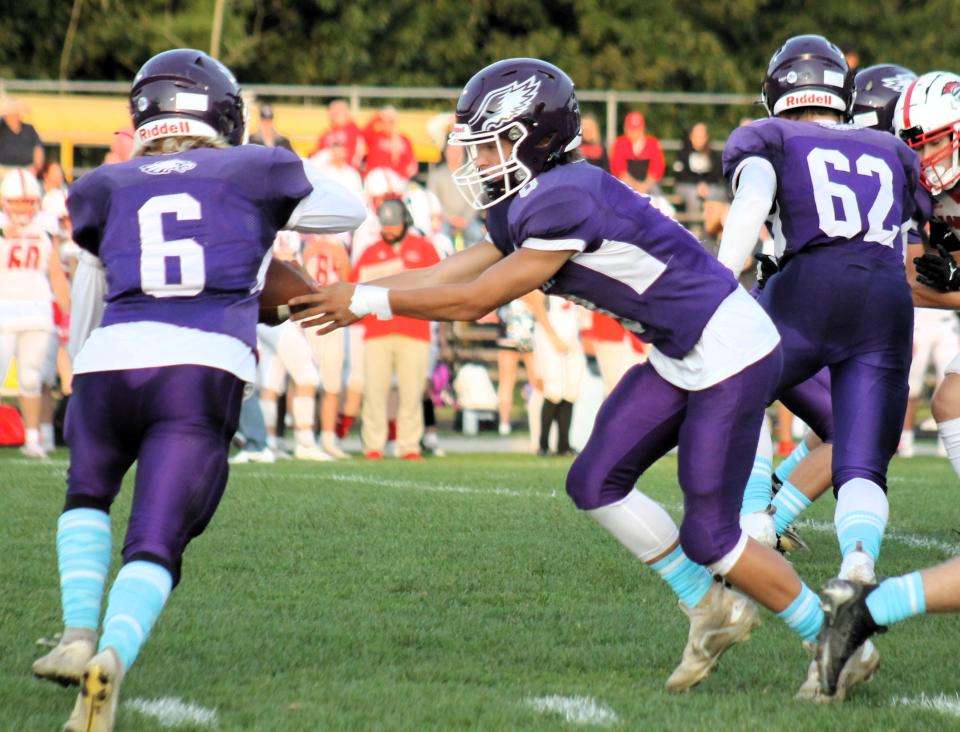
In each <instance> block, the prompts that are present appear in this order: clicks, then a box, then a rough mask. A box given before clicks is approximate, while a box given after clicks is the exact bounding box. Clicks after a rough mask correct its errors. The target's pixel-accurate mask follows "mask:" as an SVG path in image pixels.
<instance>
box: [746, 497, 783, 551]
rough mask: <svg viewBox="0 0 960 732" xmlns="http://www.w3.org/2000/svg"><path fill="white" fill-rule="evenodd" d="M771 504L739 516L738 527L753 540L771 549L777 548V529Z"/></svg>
mask: <svg viewBox="0 0 960 732" xmlns="http://www.w3.org/2000/svg"><path fill="white" fill-rule="evenodd" d="M773 512H774V508H773V506H767V507H766V508H765V509H764V510H763V511H754V512H753V513H745V514H743V515H742V516H740V528H741V529H742V530H743V531H744V532H745V533H746V534H747V535H748V536H749V537H750V538H751V539H753V540H754V541H756V542H757V543H759V544H763V545H764V546H767V547H770V548H771V549H776V548H777V529H776V526H775V525H774V521H773Z"/></svg>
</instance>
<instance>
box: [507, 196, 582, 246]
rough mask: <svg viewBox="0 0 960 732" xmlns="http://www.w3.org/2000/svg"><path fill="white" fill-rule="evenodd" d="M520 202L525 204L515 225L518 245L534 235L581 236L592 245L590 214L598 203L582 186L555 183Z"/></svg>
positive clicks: (562, 237) (572, 237) (519, 211)
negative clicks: (595, 203)
mask: <svg viewBox="0 0 960 732" xmlns="http://www.w3.org/2000/svg"><path fill="white" fill-rule="evenodd" d="M521 202H522V203H521ZM518 203H521V206H519V207H518V210H517V214H518V216H517V218H516V220H515V224H514V226H512V227H511V230H512V231H515V232H516V237H515V239H514V240H515V241H516V243H517V244H518V245H522V244H523V242H524V241H526V240H527V239H532V238H533V239H580V240H583V241H584V242H586V243H587V246H588V247H589V245H590V242H591V241H592V240H593V239H594V238H595V236H594V231H593V230H594V228H595V227H594V226H593V225H592V224H591V216H590V214H591V212H592V211H594V210H596V206H595V205H594V204H593V202H592V199H591V198H590V196H589V194H588V193H586V192H585V191H584V189H583V188H582V187H575V186H563V187H557V188H552V187H551V188H549V189H547V190H541V191H535V192H534V194H533V195H531V196H530V198H529V199H528V200H527V201H523V199H519V200H518Z"/></svg>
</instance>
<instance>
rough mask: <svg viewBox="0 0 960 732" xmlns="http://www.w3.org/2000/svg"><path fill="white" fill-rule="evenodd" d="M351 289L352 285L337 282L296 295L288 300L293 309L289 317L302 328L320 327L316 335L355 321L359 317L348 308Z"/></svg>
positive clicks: (351, 295) (352, 288) (351, 293)
mask: <svg viewBox="0 0 960 732" xmlns="http://www.w3.org/2000/svg"><path fill="white" fill-rule="evenodd" d="M353 290H354V286H353V285H351V284H349V283H347V282H337V283H335V284H333V285H328V286H326V287H321V288H320V289H319V290H318V291H317V292H313V293H310V294H309V295H298V296H297V297H295V298H293V299H292V300H290V309H291V310H292V311H294V313H293V315H292V316H291V318H290V319H291V320H293V321H295V322H298V323H300V325H301V326H302V327H304V328H320V330H318V331H317V335H325V334H327V333H331V332H333V331H335V330H336V329H337V328H343V327H344V326H347V325H350V324H351V323H356V322H357V321H358V320H360V318H358V317H357V316H356V315H354V314H353V312H352V311H351V310H350V300H351V298H352V297H353Z"/></svg>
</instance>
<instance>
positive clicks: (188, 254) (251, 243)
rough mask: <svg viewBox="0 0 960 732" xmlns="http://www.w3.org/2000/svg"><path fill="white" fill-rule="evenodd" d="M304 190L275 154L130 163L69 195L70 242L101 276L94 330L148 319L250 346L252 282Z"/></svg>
mask: <svg viewBox="0 0 960 732" xmlns="http://www.w3.org/2000/svg"><path fill="white" fill-rule="evenodd" d="M311 190H312V186H311V185H310V183H309V182H308V181H307V178H306V175H305V174H304V171H303V165H302V163H301V162H300V160H299V158H297V157H296V155H294V154H293V153H291V152H289V151H287V150H284V149H282V148H266V147H262V146H260V145H246V146H242V147H236V148H228V149H224V150H214V149H210V148H203V149H197V150H189V151H186V152H182V153H177V154H170V155H159V156H150V157H139V158H134V159H133V160H130V161H128V162H126V163H121V164H118V165H110V166H103V167H100V168H97V169H96V170H94V171H92V172H90V173H87V174H86V175H84V176H83V177H82V178H80V180H78V181H77V182H76V184H74V186H73V188H71V190H70V196H69V199H68V207H69V209H70V216H71V219H72V221H73V231H74V239H75V240H76V242H77V243H78V244H79V245H80V246H81V247H83V248H84V249H86V250H88V251H90V252H92V253H93V254H95V255H97V256H98V257H99V258H100V260H101V261H102V262H103V264H104V266H105V268H106V272H107V294H106V298H105V299H106V309H105V311H104V315H103V321H102V323H101V325H104V326H108V325H114V324H117V323H130V322H136V321H157V322H161V323H167V324H170V325H176V326H182V327H186V328H197V329H200V330H204V331H210V332H215V333H222V334H225V335H229V336H233V337H234V338H238V339H240V340H241V341H243V342H244V343H246V344H247V345H249V346H250V347H251V348H252V349H255V348H256V332H255V328H256V322H257V286H258V276H259V275H260V272H261V268H262V267H263V265H264V256H265V255H266V253H267V251H268V250H269V249H270V246H271V245H272V244H273V240H274V236H275V235H276V233H277V230H278V229H280V228H281V227H282V226H283V225H284V224H285V223H286V222H287V221H288V219H289V218H290V214H291V213H292V212H293V209H294V208H295V207H296V205H297V203H298V202H299V201H300V199H302V198H304V197H305V196H307V195H308V194H309V193H310V191H311Z"/></svg>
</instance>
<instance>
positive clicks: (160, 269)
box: [137, 193, 207, 297]
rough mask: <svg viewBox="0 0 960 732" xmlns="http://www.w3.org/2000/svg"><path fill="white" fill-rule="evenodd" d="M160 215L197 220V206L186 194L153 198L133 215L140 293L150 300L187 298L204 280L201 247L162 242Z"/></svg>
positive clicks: (186, 241) (191, 243) (191, 242)
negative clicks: (137, 239)
mask: <svg viewBox="0 0 960 732" xmlns="http://www.w3.org/2000/svg"><path fill="white" fill-rule="evenodd" d="M163 214H176V216H177V220H178V221H196V220H199V219H200V202H199V201H198V200H197V199H195V198H194V197H193V196H191V195H189V194H187V193H173V194H170V195H166V196H154V197H153V198H151V199H149V200H148V201H147V202H146V203H145V204H143V205H142V206H141V207H140V210H139V211H137V218H138V220H139V223H140V289H142V290H143V291H144V292H145V293H146V294H147V295H151V296H152V297H190V296H191V295H196V294H198V293H200V292H201V291H202V290H203V287H204V285H205V284H206V280H207V276H206V271H205V269H204V255H203V247H202V246H201V245H200V244H199V243H198V242H197V241H196V240H194V239H171V240H169V241H167V240H166V239H164V238H163Z"/></svg>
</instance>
